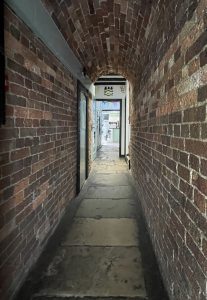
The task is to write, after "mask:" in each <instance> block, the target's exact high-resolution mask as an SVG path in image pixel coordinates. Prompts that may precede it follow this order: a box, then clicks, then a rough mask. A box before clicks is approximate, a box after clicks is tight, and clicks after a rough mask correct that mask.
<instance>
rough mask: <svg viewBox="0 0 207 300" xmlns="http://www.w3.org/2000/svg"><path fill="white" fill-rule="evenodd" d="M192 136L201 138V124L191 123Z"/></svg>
mask: <svg viewBox="0 0 207 300" xmlns="http://www.w3.org/2000/svg"><path fill="white" fill-rule="evenodd" d="M190 137H191V138H195V139H199V138H200V124H191V125H190Z"/></svg>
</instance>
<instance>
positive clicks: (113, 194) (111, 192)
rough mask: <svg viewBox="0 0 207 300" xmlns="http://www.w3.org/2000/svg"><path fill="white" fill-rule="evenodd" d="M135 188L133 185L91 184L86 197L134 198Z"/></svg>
mask: <svg viewBox="0 0 207 300" xmlns="http://www.w3.org/2000/svg"><path fill="white" fill-rule="evenodd" d="M133 196H134V190H133V188H132V187H131V186H110V187H101V186H100V187H98V188H97V187H95V186H89V188H88V190H87V192H86V194H85V198H91V199H92V198H96V199H101V198H109V199H126V198H129V199H133Z"/></svg>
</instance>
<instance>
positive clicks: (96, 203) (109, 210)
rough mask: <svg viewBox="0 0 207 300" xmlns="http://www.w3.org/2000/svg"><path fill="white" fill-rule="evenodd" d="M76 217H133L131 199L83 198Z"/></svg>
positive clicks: (134, 214)
mask: <svg viewBox="0 0 207 300" xmlns="http://www.w3.org/2000/svg"><path fill="white" fill-rule="evenodd" d="M76 217H78V218H80V217H81V218H95V219H100V218H135V217H136V204H135V202H134V200H132V199H118V200H115V199H113V200H112V199H84V200H83V201H82V203H81V205H80V207H79V209H78V211H77V213H76Z"/></svg>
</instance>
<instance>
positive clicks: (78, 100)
mask: <svg viewBox="0 0 207 300" xmlns="http://www.w3.org/2000/svg"><path fill="white" fill-rule="evenodd" d="M81 92H83V93H84V95H85V97H86V141H85V142H86V161H85V163H86V172H85V179H87V178H88V167H89V166H88V163H89V158H88V154H89V148H88V147H89V145H88V120H89V116H88V114H89V112H88V101H89V92H88V90H87V89H86V88H85V87H84V86H83V85H82V83H81V82H80V81H78V82H77V132H78V136H77V176H76V194H79V193H80V190H81V188H80V94H81Z"/></svg>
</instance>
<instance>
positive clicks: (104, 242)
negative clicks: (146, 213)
mask: <svg viewBox="0 0 207 300" xmlns="http://www.w3.org/2000/svg"><path fill="white" fill-rule="evenodd" d="M62 245H63V246H66V245H70V246H74V245H78V246H83V245H87V246H89V245H90V246H137V245H138V229H137V224H136V221H135V220H134V219H128V218H126V219H124V218H122V219H109V218H108V219H103V218H102V219H100V220H96V219H90V218H75V219H74V222H73V224H72V226H71V229H70V231H69V232H68V233H67V234H66V237H65V240H64V241H63V242H62Z"/></svg>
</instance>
